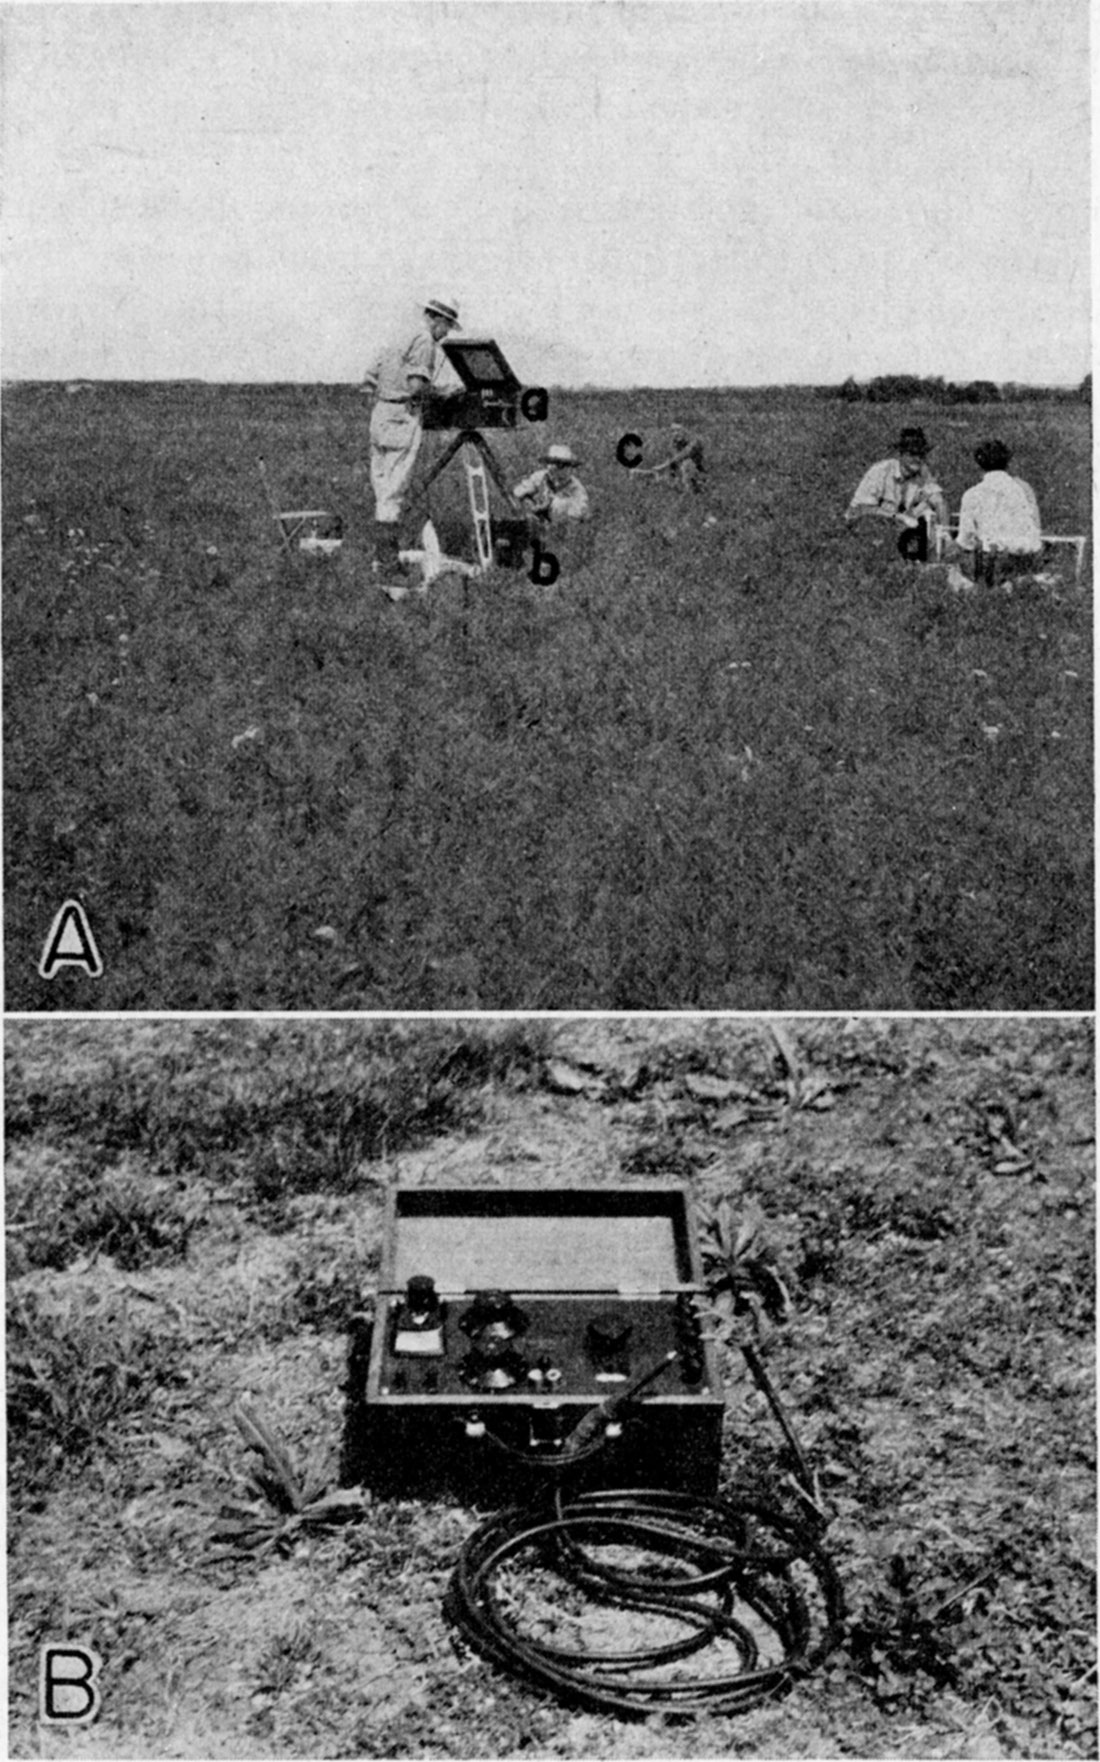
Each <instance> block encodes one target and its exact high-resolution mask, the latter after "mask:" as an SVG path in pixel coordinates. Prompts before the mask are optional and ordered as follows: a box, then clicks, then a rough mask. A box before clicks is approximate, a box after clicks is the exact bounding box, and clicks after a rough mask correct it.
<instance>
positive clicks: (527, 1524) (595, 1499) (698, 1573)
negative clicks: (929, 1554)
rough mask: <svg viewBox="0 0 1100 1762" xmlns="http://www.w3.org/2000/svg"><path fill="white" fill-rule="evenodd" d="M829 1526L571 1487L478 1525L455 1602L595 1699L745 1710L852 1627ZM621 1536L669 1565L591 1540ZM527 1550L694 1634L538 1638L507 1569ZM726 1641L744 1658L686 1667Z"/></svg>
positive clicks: (525, 1660)
mask: <svg viewBox="0 0 1100 1762" xmlns="http://www.w3.org/2000/svg"><path fill="white" fill-rule="evenodd" d="M819 1535H820V1526H819V1525H816V1524H811V1523H810V1522H809V1521H807V1520H805V1519H801V1518H795V1517H793V1516H791V1515H790V1514H789V1513H787V1512H785V1511H783V1510H781V1509H780V1508H779V1507H778V1506H776V1505H773V1504H771V1503H770V1502H768V1501H764V1500H760V1499H757V1498H755V1497H753V1496H751V1495H748V1494H746V1495H744V1496H741V1495H738V1496H737V1498H736V1500H733V1499H710V1498H703V1497H698V1496H696V1495H693V1494H690V1493H679V1492H672V1491H668V1490H665V1489H657V1488H652V1489H651V1488H624V1489H618V1490H614V1491H593V1492H583V1493H579V1494H576V1495H570V1494H568V1493H567V1492H566V1491H564V1490H563V1489H561V1488H559V1489H558V1490H557V1491H555V1492H554V1494H553V1495H552V1496H551V1497H550V1498H548V1499H547V1500H546V1501H545V1503H543V1504H541V1505H538V1506H526V1507H523V1508H514V1509H512V1510H509V1511H505V1512H502V1513H500V1514H499V1515H498V1516H496V1517H494V1518H491V1519H490V1520H489V1521H488V1522H487V1523H484V1524H483V1525H482V1526H481V1527H480V1528H479V1529H478V1530H476V1531H475V1532H474V1534H473V1535H472V1536H471V1537H470V1538H469V1540H468V1541H467V1543H466V1545H465V1547H464V1549H463V1552H462V1555H461V1557H460V1559H459V1563H458V1566H457V1568H456V1570H455V1574H454V1577H453V1579H452V1582H451V1588H450V1592H449V1594H448V1613H449V1615H450V1617H451V1619H452V1620H453V1621H454V1623H455V1625H456V1626H457V1627H458V1629H459V1631H460V1632H461V1633H462V1634H463V1635H464V1636H465V1638H466V1639H467V1640H468V1641H469V1643H470V1644H471V1645H472V1646H473V1647H474V1648H475V1649H476V1650H477V1651H478V1652H479V1653H480V1654H481V1655H482V1656H483V1657H485V1658H487V1659H489V1660H490V1661H491V1662H493V1663H495V1664H498V1665H500V1666H502V1667H503V1668H505V1669H507V1670H510V1671H512V1672H514V1673H515V1674H517V1675H519V1676H521V1677H523V1678H526V1679H527V1680H528V1681H529V1682H531V1683H534V1684H538V1685H539V1686H541V1687H542V1688H545V1689H548V1690H549V1691H550V1692H551V1693H553V1694H555V1695H558V1696H560V1697H562V1698H564V1699H567V1700H569V1701H572V1702H574V1703H578V1704H580V1705H582V1706H586V1707H593V1708H596V1709H598V1710H600V1711H603V1712H611V1713H619V1714H646V1713H654V1712H659V1711H664V1712H671V1713H680V1714H692V1713H701V1712H709V1713H741V1712H744V1711H745V1710H746V1709H747V1708H749V1707H752V1706H755V1705H756V1704H757V1703H759V1702H760V1701H762V1700H765V1699H767V1698H769V1697H771V1696H774V1695H777V1694H779V1693H781V1692H782V1690H783V1689H784V1688H785V1687H786V1686H787V1685H788V1684H789V1683H790V1682H792V1681H793V1680H794V1679H795V1678H796V1677H797V1676H799V1675H802V1674H805V1673H806V1672H807V1671H810V1670H812V1669H814V1668H815V1666H816V1665H817V1664H819V1663H820V1662H821V1660H822V1659H823V1658H824V1657H825V1656H826V1654H827V1653H828V1652H829V1651H830V1650H831V1649H832V1648H833V1646H835V1645H836V1643H837V1641H838V1639H839V1637H840V1633H841V1629H842V1625H843V1620H844V1597H843V1591H842V1588H841V1585H840V1580H839V1578H838V1576H837V1573H836V1570H835V1568H834V1567H833V1564H832V1562H831V1561H830V1559H829V1557H828V1555H827V1554H826V1553H825V1552H824V1551H823V1549H822V1548H821V1546H820V1544H819ZM582 1544H583V1545H582ZM608 1546H611V1547H617V1548H620V1549H621V1548H624V1547H625V1548H627V1549H629V1550H639V1549H640V1550H642V1551H644V1553H645V1554H646V1555H647V1556H650V1557H652V1556H657V1557H658V1564H654V1563H653V1562H652V1561H650V1562H649V1563H647V1564H646V1565H644V1566H624V1565H622V1564H617V1565H616V1564H611V1563H610V1562H608V1561H606V1560H602V1559H599V1558H598V1557H597V1556H596V1555H595V1554H593V1552H592V1550H593V1548H603V1547H608ZM524 1555H526V1556H528V1557H529V1558H528V1562H527V1564H537V1565H540V1566H541V1567H543V1568H544V1569H545V1568H548V1569H550V1570H552V1571H553V1572H554V1573H555V1574H556V1575H557V1577H558V1578H559V1579H561V1580H563V1581H565V1583H566V1585H568V1586H572V1587H573V1588H574V1589H580V1590H583V1591H584V1592H586V1593H587V1594H588V1596H589V1597H591V1598H593V1599H594V1600H595V1601H596V1602H598V1603H603V1604H611V1605H614V1606H617V1607H620V1608H626V1609H633V1610H637V1611H640V1612H643V1613H646V1614H649V1615H655V1616H664V1617H669V1618H671V1619H673V1620H675V1621H676V1622H677V1623H679V1624H680V1625H681V1626H683V1627H685V1628H687V1629H688V1632H687V1633H686V1635H685V1636H684V1637H683V1638H681V1639H677V1640H674V1641H671V1642H669V1643H665V1644H655V1645H651V1646H640V1647H635V1648H628V1649H626V1650H623V1651H608V1652H598V1653H594V1652H592V1651H590V1650H589V1649H588V1648H585V1649H583V1650H580V1649H570V1648H568V1647H564V1646H559V1645H555V1644H552V1643H550V1642H548V1641H546V1640H542V1639H539V1638H537V1637H536V1636H535V1635H534V1634H532V1633H531V1632H525V1631H523V1628H522V1626H521V1617H520V1615H519V1614H518V1613H517V1608H518V1606H519V1605H520V1604H521V1603H522V1601H523V1598H522V1595H518V1596H517V1595H515V1594H514V1593H508V1594H506V1593H505V1591H504V1588H503V1586H504V1583H505V1581H506V1578H507V1574H506V1570H505V1569H507V1568H508V1567H509V1566H510V1565H513V1564H524V1563H523V1562H522V1561H521V1557H522V1556H524ZM661 1561H664V1562H666V1563H667V1564H666V1565H664V1566H663V1567H662V1566H660V1564H659V1563H660V1562H661ZM716 1641H724V1642H726V1643H727V1646H732V1648H733V1651H734V1653H735V1655H736V1664H737V1667H736V1668H735V1669H733V1670H729V1669H722V1668H719V1669H718V1670H716V1671H715V1673H714V1674H711V1675H707V1674H701V1673H700V1674H692V1675H690V1676H688V1675H684V1674H682V1670H681V1667H682V1665H683V1662H684V1660H686V1659H687V1658H689V1657H692V1656H694V1655H696V1654H698V1653H700V1652H702V1650H703V1649H704V1648H705V1647H707V1646H708V1645H710V1644H712V1643H713V1642H716ZM763 1647H766V1649H767V1651H768V1653H769V1654H770V1655H769V1656H762V1648H763ZM658 1672H660V1673H661V1674H655V1673H658Z"/></svg>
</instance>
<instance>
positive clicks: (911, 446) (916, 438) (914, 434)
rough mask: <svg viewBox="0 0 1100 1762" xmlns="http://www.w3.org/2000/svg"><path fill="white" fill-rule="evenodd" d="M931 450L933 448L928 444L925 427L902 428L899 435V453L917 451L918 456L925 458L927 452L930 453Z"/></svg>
mask: <svg viewBox="0 0 1100 1762" xmlns="http://www.w3.org/2000/svg"><path fill="white" fill-rule="evenodd" d="M931 451H932V449H931V447H930V446H929V444H928V436H927V435H926V434H925V432H924V430H923V428H903V429H902V431H901V433H900V434H899V436H898V452H899V453H915V454H916V455H917V456H918V458H921V459H923V458H924V456H925V454H926V453H930V452H931Z"/></svg>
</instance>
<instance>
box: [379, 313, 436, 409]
mask: <svg viewBox="0 0 1100 1762" xmlns="http://www.w3.org/2000/svg"><path fill="white" fill-rule="evenodd" d="M438 365H439V354H438V351H437V349H436V346H435V339H434V338H433V336H432V333H431V331H430V330H428V328H427V327H426V326H425V328H424V329H423V330H418V331H417V333H416V335H415V336H414V337H413V338H412V340H411V341H410V342H407V343H393V344H391V346H390V347H389V348H388V349H383V350H382V353H381V354H380V355H379V357H378V359H377V361H376V362H375V364H374V366H373V367H372V368H371V369H370V370H369V371H368V372H367V373H365V374H364V375H363V384H364V385H368V386H373V388H374V395H375V397H376V398H377V399H378V402H379V403H381V404H407V403H408V402H409V399H410V397H412V396H415V394H416V393H417V392H421V391H423V390H424V382H425V381H427V383H428V384H429V385H430V384H431V382H432V380H433V379H434V378H435V372H436V368H437V366H438Z"/></svg>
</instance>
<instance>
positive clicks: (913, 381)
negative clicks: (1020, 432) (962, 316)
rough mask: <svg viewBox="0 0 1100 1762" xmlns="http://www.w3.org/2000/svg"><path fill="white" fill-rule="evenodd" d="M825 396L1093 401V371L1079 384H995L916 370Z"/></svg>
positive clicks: (848, 399)
mask: <svg viewBox="0 0 1100 1762" xmlns="http://www.w3.org/2000/svg"><path fill="white" fill-rule="evenodd" d="M819 391H820V394H821V396H822V397H826V398H842V399H843V400H844V402H845V403H846V404H908V403H912V402H913V401H914V400H915V399H917V398H925V399H927V400H928V402H929V403H933V404H1016V403H1024V402H1027V403H1033V402H1035V401H1036V400H1039V399H1045V400H1047V401H1049V402H1051V403H1078V402H1080V403H1084V404H1088V403H1091V401H1092V374H1091V373H1086V375H1085V377H1084V379H1083V380H1082V381H1081V383H1080V385H1078V386H1049V385H1020V384H1018V383H1017V382H1016V380H1012V379H1010V380H1006V381H1005V382H1004V383H1003V384H1001V385H994V383H993V381H992V380H991V379H972V380H970V381H969V383H968V384H966V385H955V384H953V383H952V381H951V380H947V379H942V378H939V377H936V378H928V377H924V378H922V377H921V376H920V375H918V374H916V373H885V374H881V375H880V376H879V377H878V378H877V379H869V380H867V382H866V383H865V384H864V385H860V384H859V382H858V381H857V380H856V379H854V378H852V377H849V378H848V379H846V380H845V381H844V383H843V385H839V386H835V385H834V386H821V387H819Z"/></svg>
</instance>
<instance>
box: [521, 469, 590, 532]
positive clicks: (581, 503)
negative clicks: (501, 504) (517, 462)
mask: <svg viewBox="0 0 1100 1762" xmlns="http://www.w3.org/2000/svg"><path fill="white" fill-rule="evenodd" d="M512 494H513V495H514V496H515V497H516V500H517V501H530V503H531V505H532V507H533V508H534V510H535V512H536V514H548V515H549V516H550V519H551V520H587V519H588V491H587V490H586V489H585V487H584V484H583V483H582V482H581V480H580V478H579V477H574V476H572V475H570V476H569V477H568V478H566V480H565V482H564V483H563V484H561V485H559V487H558V488H557V489H554V488H552V487H551V484H550V473H549V470H544V471H532V473H531V475H530V477H525V478H524V479H523V481H522V483H517V484H516V487H515V489H514V490H513V491H512Z"/></svg>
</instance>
